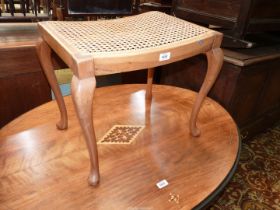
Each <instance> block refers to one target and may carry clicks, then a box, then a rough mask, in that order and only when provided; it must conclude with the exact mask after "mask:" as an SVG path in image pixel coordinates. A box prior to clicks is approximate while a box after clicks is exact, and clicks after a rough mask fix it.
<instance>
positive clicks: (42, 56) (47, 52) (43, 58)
mask: <svg viewBox="0 0 280 210" xmlns="http://www.w3.org/2000/svg"><path fill="white" fill-rule="evenodd" d="M36 49H37V54H38V57H39V60H40V63H41V66H42V68H43V70H44V73H45V75H46V77H47V80H48V82H49V84H50V86H51V89H52V91H53V93H54V95H55V98H56V102H57V105H58V108H59V111H60V121H59V122H58V123H57V124H56V126H57V128H58V129H60V130H63V129H66V128H67V127H68V118H67V111H66V107H65V103H64V100H63V96H62V94H61V91H60V88H59V85H58V82H57V79H56V76H55V73H54V68H53V65H52V61H51V49H50V48H49V46H48V44H47V43H46V42H45V41H41V42H39V43H38V44H37V46H36Z"/></svg>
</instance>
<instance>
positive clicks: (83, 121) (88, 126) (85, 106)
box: [71, 75, 100, 186]
mask: <svg viewBox="0 0 280 210" xmlns="http://www.w3.org/2000/svg"><path fill="white" fill-rule="evenodd" d="M95 87H96V80H95V77H88V78H84V79H79V78H78V77H76V76H75V75H74V76H73V78H72V82H71V91H72V99H73V102H74V105H75V109H76V113H77V115H78V118H79V121H80V125H81V128H82V131H83V134H84V137H85V140H86V144H87V148H88V152H89V157H90V163H91V168H90V174H89V178H88V182H89V184H90V185H93V186H95V185H97V184H98V183H99V177H100V175H99V164H98V153H97V144H96V137H95V132H94V127H93V119H92V104H93V95H94V90H95Z"/></svg>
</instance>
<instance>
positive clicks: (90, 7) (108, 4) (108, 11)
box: [53, 0, 140, 20]
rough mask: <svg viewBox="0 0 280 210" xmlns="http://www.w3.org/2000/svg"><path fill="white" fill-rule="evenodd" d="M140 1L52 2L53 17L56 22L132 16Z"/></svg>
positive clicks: (68, 0) (55, 0) (60, 0)
mask: <svg viewBox="0 0 280 210" xmlns="http://www.w3.org/2000/svg"><path fill="white" fill-rule="evenodd" d="M139 4H140V0H103V1H79V0H54V3H53V8H54V11H53V17H54V18H55V19H58V20H65V19H69V18H70V19H71V20H72V19H73V18H74V19H75V18H76V19H77V18H79V19H88V20H90V19H96V18H97V17H99V16H101V17H107V18H108V17H109V18H114V17H116V16H119V17H121V16H124V15H132V14H136V13H138V8H139Z"/></svg>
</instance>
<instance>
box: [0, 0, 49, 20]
mask: <svg viewBox="0 0 280 210" xmlns="http://www.w3.org/2000/svg"><path fill="white" fill-rule="evenodd" d="M15 5H17V6H18V5H19V7H20V9H16V8H17V7H16V6H15ZM42 7H43V13H41V9H42ZM50 10H51V1H50V0H32V1H31V0H1V8H0V22H34V21H35V22H36V21H41V20H48V19H49V18H50V16H49V15H50Z"/></svg>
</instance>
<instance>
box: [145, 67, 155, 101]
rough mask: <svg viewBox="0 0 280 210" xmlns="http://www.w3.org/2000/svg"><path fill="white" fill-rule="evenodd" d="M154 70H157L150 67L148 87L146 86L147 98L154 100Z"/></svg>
mask: <svg viewBox="0 0 280 210" xmlns="http://www.w3.org/2000/svg"><path fill="white" fill-rule="evenodd" d="M154 72H155V69H154V68H149V69H148V74H147V87H146V100H152V89H153V79H154Z"/></svg>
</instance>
